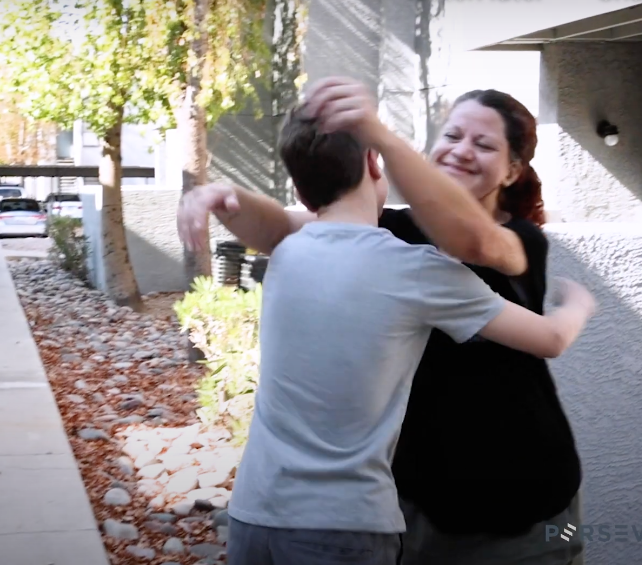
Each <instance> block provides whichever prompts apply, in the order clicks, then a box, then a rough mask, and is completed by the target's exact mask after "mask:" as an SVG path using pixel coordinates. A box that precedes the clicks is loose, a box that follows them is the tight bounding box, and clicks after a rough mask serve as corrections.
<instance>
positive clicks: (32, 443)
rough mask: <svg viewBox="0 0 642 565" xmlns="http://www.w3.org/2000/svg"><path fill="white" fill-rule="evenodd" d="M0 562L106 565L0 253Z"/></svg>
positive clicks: (43, 375)
mask: <svg viewBox="0 0 642 565" xmlns="http://www.w3.org/2000/svg"><path fill="white" fill-rule="evenodd" d="M0 563H1V564H2V565H108V560H107V556H106V553H105V549H104V546H103V544H102V540H101V538H100V534H99V532H98V529H97V525H96V522H95V520H94V516H93V513H92V510H91V506H90V504H89V499H88V497H87V493H86V492H85V487H84V485H83V483H82V480H81V477H80V473H79V471H78V467H77V465H76V460H75V459H74V456H73V453H72V451H71V447H70V445H69V442H68V441H67V436H66V434H65V431H64V429H63V426H62V421H61V418H60V414H59V412H58V408H57V406H56V402H55V400H54V396H53V393H52V391H51V388H50V387H49V383H48V382H47V377H46V376H45V372H44V369H43V366H42V363H41V361H40V357H39V354H38V350H37V348H36V344H35V343H34V341H33V338H32V337H31V333H30V331H29V325H28V323H27V320H26V319H25V316H24V313H23V311H22V308H21V306H20V303H19V301H18V297H17V296H16V292H15V288H14V286H13V281H12V280H11V276H10V274H9V271H8V269H7V264H6V260H5V259H4V257H3V256H2V254H0Z"/></svg>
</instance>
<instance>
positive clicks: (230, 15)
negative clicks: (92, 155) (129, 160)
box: [148, 0, 270, 284]
mask: <svg viewBox="0 0 642 565" xmlns="http://www.w3.org/2000/svg"><path fill="white" fill-rule="evenodd" d="M148 4H149V11H150V13H151V11H152V5H153V6H154V19H155V22H154V25H153V30H154V32H153V33H151V34H150V41H151V42H152V43H153V52H154V53H155V57H156V60H155V61H154V62H153V63H152V64H151V65H150V71H151V72H150V79H151V80H152V81H153V84H154V88H155V89H156V92H157V93H159V94H162V99H163V108H162V110H161V113H160V114H159V115H158V120H159V121H161V122H162V123H163V124H165V125H166V126H167V127H177V128H178V131H179V136H180V139H181V141H182V143H183V145H184V148H185V152H184V154H183V155H182V169H183V175H182V181H183V186H182V189H183V192H187V191H189V190H192V189H193V188H194V187H195V186H197V185H200V184H204V183H205V182H207V160H208V153H207V129H208V128H210V127H212V126H213V125H214V124H215V123H216V122H217V120H218V119H219V118H220V117H221V115H222V114H223V113H225V112H236V111H238V110H240V109H241V108H243V107H245V106H246V105H247V104H248V103H251V102H255V103H256V102H258V99H257V87H260V86H266V85H267V81H266V79H268V78H269V77H268V70H269V64H270V50H269V41H266V36H265V33H264V30H265V28H264V21H265V19H266V9H267V1H266V0H175V1H174V2H164V3H161V4H160V5H158V2H157V1H155V0H148ZM255 108H257V110H258V109H259V105H258V104H255ZM159 109H160V108H159ZM257 113H258V112H257ZM184 259H185V276H186V282H187V284H191V283H192V281H193V280H194V279H195V278H196V277H197V276H199V275H206V276H207V275H211V251H210V250H209V248H208V249H205V250H203V251H202V252H200V253H198V254H194V253H192V252H190V251H188V250H185V251H184Z"/></svg>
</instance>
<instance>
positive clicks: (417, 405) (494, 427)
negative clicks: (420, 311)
mask: <svg viewBox="0 0 642 565" xmlns="http://www.w3.org/2000/svg"><path fill="white" fill-rule="evenodd" d="M536 144H537V135H536V122H535V118H534V117H533V116H532V115H531V114H530V112H529V111H528V110H527V109H526V108H525V107H524V106H523V105H522V104H520V103H519V102H518V101H517V100H515V99H514V98H512V97H511V96H509V95H508V94H505V93H502V92H497V91H494V90H485V91H479V90H478V91H473V92H469V93H467V94H464V95H463V96H461V97H460V98H459V99H458V100H457V101H456V102H455V104H454V107H453V109H452V111H451V113H450V116H449V117H448V120H447V122H446V124H445V126H444V128H443V130H442V134H441V136H440V138H439V139H438V141H437V143H436V144H435V146H434V149H433V151H432V159H433V160H434V162H435V163H436V164H437V165H438V166H439V168H441V169H442V170H443V171H445V172H447V173H448V174H449V175H452V176H453V177H455V178H456V179H457V180H458V181H459V182H460V183H461V184H463V185H464V186H465V187H466V188H468V189H469V190H470V191H471V192H472V193H473V194H474V196H475V197H476V198H477V199H478V200H479V201H480V202H481V203H482V205H483V206H484V208H485V209H486V210H487V211H488V213H489V214H491V215H492V216H493V217H494V218H495V220H496V221H497V222H499V223H501V224H502V225H503V226H504V227H505V228H507V229H509V230H512V231H513V232H514V233H515V234H517V236H518V237H519V240H520V241H521V243H522V245H523V247H524V251H525V253H526V257H527V262H528V266H527V269H526V270H525V272H524V273H523V274H521V275H520V276H516V277H509V276H506V275H504V274H502V273H499V272H498V271H495V270H492V269H488V268H483V267H476V266H472V265H469V267H470V268H471V269H473V270H474V271H475V272H476V273H477V275H478V276H479V277H481V278H482V279H483V280H484V281H486V283H487V284H488V285H489V286H490V287H491V288H493V290H495V291H496V292H498V293H499V294H501V295H502V296H504V297H505V298H506V299H508V300H511V301H513V302H516V303H519V304H522V305H523V306H526V307H528V308H529V309H531V310H533V311H535V312H538V313H541V312H542V310H543V302H544V295H545V292H546V258H547V252H548V244H547V240H546V238H545V236H544V234H543V233H542V231H541V229H540V228H541V226H542V224H543V223H544V212H543V203H542V197H541V183H540V181H539V178H538V177H537V174H536V173H535V171H534V170H533V168H532V167H531V165H530V161H531V159H532V158H533V156H534V152H535V146H536ZM380 225H381V226H382V227H385V228H388V229H390V231H392V233H393V234H395V235H396V236H397V237H400V238H401V239H404V240H406V241H407V242H409V243H416V244H420V243H426V242H427V239H426V237H425V236H424V235H423V234H422V232H421V231H420V230H419V229H418V228H417V227H416V226H415V224H414V222H413V221H412V219H411V217H410V214H409V213H408V212H407V211H406V210H402V211H395V210H386V211H384V214H383V215H382V218H381V220H380ZM428 359H429V360H430V362H429V363H428V362H427V360H428ZM516 377H518V378H516ZM393 471H394V473H395V479H396V482H397V486H398V490H399V493H400V496H401V499H402V504H403V507H404V512H405V514H406V518H407V520H406V521H407V526H408V532H407V534H406V537H405V541H404V564H405V565H424V564H426V565H427V564H432V563H439V564H444V565H446V564H447V565H469V564H470V565H473V564H474V565H482V564H486V563H488V564H489V565H490V564H491V563H492V564H494V565H502V564H506V565H508V564H513V563H520V564H524V565H525V564H527V563H528V564H533V565H534V564H543V565H549V564H550V565H568V564H570V563H571V562H572V561H573V558H574V557H575V556H576V555H578V554H579V553H580V552H581V543H580V542H578V541H573V540H571V542H565V541H563V540H561V539H560V538H559V536H556V537H553V538H550V531H551V530H549V536H548V537H549V538H550V539H548V540H547V534H546V526H547V525H551V526H552V525H555V526H557V527H558V529H559V531H560V532H562V530H563V528H564V527H566V524H567V523H568V522H570V523H575V524H577V523H578V522H579V509H578V508H577V500H576V495H577V493H578V490H579V486H580V482H581V470H580V461H579V458H578V455H577V451H576V448H575V442H574V439H573V435H572V432H571V430H570V427H569V424H568V421H567V419H566V416H565V415H564V412H563V410H562V408H561V405H560V402H559V399H558V396H557V393H556V389H555V384H554V382H553V379H552V377H551V375H550V373H549V370H548V367H547V364H546V362H545V361H544V360H541V359H537V358H535V357H532V356H529V355H527V354H525V353H521V352H517V351H514V350H511V349H508V348H505V347H502V346H500V345H497V344H494V343H491V342H484V341H483V340H481V339H480V340H471V341H470V342H467V343H465V344H461V345H458V344H456V343H455V342H454V341H452V340H451V339H450V338H448V337H447V336H446V335H444V334H443V333H441V332H439V331H434V332H433V334H432V336H431V338H430V340H429V342H428V345H427V348H426V353H425V356H424V361H422V363H421V365H420V367H419V369H418V371H417V374H416V377H415V380H414V383H413V390H412V393H411V397H410V402H409V405H408V410H407V413H406V419H405V421H404V426H403V430H402V433H401V437H400V441H399V444H398V447H397V452H396V456H395V461H394V465H393Z"/></svg>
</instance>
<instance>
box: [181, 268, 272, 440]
mask: <svg viewBox="0 0 642 565" xmlns="http://www.w3.org/2000/svg"><path fill="white" fill-rule="evenodd" d="M261 294H262V293H261V287H260V285H259V286H258V287H257V288H256V289H255V290H253V291H250V292H244V291H242V290H237V289H234V288H231V287H220V286H217V285H216V284H215V282H214V279H213V278H212V277H197V278H196V279H195V280H194V282H193V283H192V290H191V291H190V292H188V293H186V294H185V296H184V298H183V299H182V300H181V301H179V302H177V303H176V304H175V305H174V311H175V312H176V315H177V317H178V320H179V322H180V324H181V330H182V331H183V332H187V333H188V335H189V339H190V341H191V342H192V343H193V344H194V346H195V347H197V348H198V349H200V350H201V351H202V352H203V355H204V357H205V359H204V360H203V361H202V363H203V364H204V365H205V366H206V367H207V369H208V374H207V375H206V376H205V377H204V378H203V379H202V380H201V382H200V384H199V387H198V393H199V400H200V404H201V408H200V409H199V411H198V415H199V418H200V419H201V420H202V421H203V422H204V423H208V424H209V423H223V424H225V425H226V426H228V427H229V429H230V431H231V432H232V435H233V437H234V438H235V439H236V440H237V441H238V442H243V441H244V440H245V438H246V436H247V430H248V427H249V423H250V419H251V416H252V410H253V408H254V393H255V391H256V387H257V385H258V375H259V356H260V355H259V317H260V311H261Z"/></svg>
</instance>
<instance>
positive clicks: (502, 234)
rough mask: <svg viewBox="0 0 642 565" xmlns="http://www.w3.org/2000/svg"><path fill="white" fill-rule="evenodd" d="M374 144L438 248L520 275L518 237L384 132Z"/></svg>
mask: <svg viewBox="0 0 642 565" xmlns="http://www.w3.org/2000/svg"><path fill="white" fill-rule="evenodd" d="M374 141H375V143H376V145H375V147H376V148H377V150H379V151H380V153H381V156H382V157H383V160H384V162H385V163H386V171H387V173H388V175H389V177H390V180H392V182H393V183H394V185H395V186H396V188H397V189H398V190H399V192H400V193H401V195H402V196H403V197H404V198H405V200H406V201H407V202H408V204H409V205H410V207H411V214H412V216H413V218H414V220H415V222H416V223H417V225H418V226H419V228H421V230H422V231H424V232H425V233H426V235H427V236H428V237H429V238H430V239H431V240H432V241H434V242H435V244H436V245H437V246H438V247H439V248H441V249H443V250H444V251H445V252H446V253H448V254H449V255H452V256H454V257H458V258H459V259H461V260H462V261H465V262H467V263H472V264H475V265H480V266H484V267H490V268H492V269H495V270H497V271H499V272H501V273H504V274H506V275H511V276H516V275H521V274H522V273H524V272H525V271H526V269H527V268H528V264H527V261H526V254H525V252H524V246H523V245H522V242H521V240H520V238H519V236H517V234H515V232H513V231H511V230H509V229H507V228H504V227H502V226H500V225H498V224H496V223H495V222H494V221H493V219H492V218H491V217H490V216H489V214H488V212H486V210H484V208H482V206H481V205H480V204H479V202H477V200H475V199H474V198H473V196H472V195H471V194H470V193H469V192H468V191H467V190H466V189H465V188H463V187H462V186H461V185H459V183H457V182H456V181H455V180H454V179H452V178H451V177H449V176H448V175H446V174H445V173H443V172H442V171H440V170H439V169H438V168H437V167H435V166H434V165H433V164H432V163H431V162H429V161H428V160H427V159H425V157H424V156H423V155H421V154H420V153H418V152H417V151H415V150H414V149H413V148H412V147H411V146H410V145H408V143H406V141H404V140H403V139H401V138H399V137H398V136H397V135H395V134H394V133H392V132H391V131H390V130H387V128H386V129H385V130H384V129H382V130H380V132H379V133H378V135H377V136H376V137H375V139H374Z"/></svg>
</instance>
